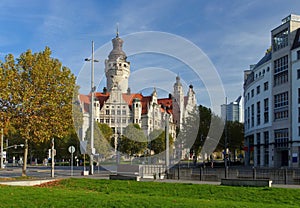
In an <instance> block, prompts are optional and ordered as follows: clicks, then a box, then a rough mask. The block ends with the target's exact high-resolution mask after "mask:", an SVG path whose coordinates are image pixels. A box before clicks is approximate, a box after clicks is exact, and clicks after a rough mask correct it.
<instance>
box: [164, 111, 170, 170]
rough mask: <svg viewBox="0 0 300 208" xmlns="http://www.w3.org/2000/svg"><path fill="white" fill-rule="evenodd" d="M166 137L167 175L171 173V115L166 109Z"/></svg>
mask: <svg viewBox="0 0 300 208" xmlns="http://www.w3.org/2000/svg"><path fill="white" fill-rule="evenodd" d="M165 135H166V169H167V173H169V166H170V155H169V154H170V151H169V114H168V112H167V109H166V127H165Z"/></svg>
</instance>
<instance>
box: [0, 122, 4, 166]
mask: <svg viewBox="0 0 300 208" xmlns="http://www.w3.org/2000/svg"><path fill="white" fill-rule="evenodd" d="M0 159H1V162H0V168H1V169H2V168H4V167H3V128H1V158H0Z"/></svg>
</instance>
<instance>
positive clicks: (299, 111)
mask: <svg viewBox="0 0 300 208" xmlns="http://www.w3.org/2000/svg"><path fill="white" fill-rule="evenodd" d="M298 123H300V108H298Z"/></svg>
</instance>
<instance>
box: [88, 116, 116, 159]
mask: <svg viewBox="0 0 300 208" xmlns="http://www.w3.org/2000/svg"><path fill="white" fill-rule="evenodd" d="M107 127H108V128H107ZM109 129H110V130H109ZM111 136H112V130H111V128H110V127H109V126H107V124H100V123H98V122H96V121H95V124H94V148H95V151H96V153H97V154H99V155H101V156H102V157H104V158H106V157H108V156H109V155H111V153H112V151H113V149H112V147H111V145H110V143H109V140H110V138H111ZM85 140H86V141H87V142H88V144H87V151H88V152H89V154H90V153H91V149H90V144H91V143H90V142H91V129H90V127H89V128H88V129H87V131H86V136H85Z"/></svg>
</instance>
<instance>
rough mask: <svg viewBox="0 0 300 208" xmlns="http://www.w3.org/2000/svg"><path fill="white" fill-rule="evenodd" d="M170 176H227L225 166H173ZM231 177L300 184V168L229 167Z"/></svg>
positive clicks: (208, 178) (211, 178)
mask: <svg viewBox="0 0 300 208" xmlns="http://www.w3.org/2000/svg"><path fill="white" fill-rule="evenodd" d="M169 178H170V179H175V180H198V181H218V182H220V181H221V179H222V178H225V169H224V167H215V168H211V167H196V168H183V167H181V168H180V167H178V166H177V167H173V168H171V169H170V170H169ZM227 178H230V179H269V180H272V181H273V184H293V185H300V168H252V167H244V166H237V167H228V177H227Z"/></svg>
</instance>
